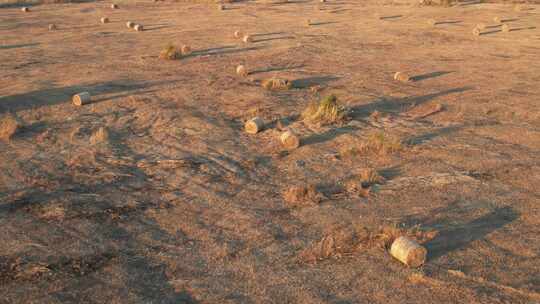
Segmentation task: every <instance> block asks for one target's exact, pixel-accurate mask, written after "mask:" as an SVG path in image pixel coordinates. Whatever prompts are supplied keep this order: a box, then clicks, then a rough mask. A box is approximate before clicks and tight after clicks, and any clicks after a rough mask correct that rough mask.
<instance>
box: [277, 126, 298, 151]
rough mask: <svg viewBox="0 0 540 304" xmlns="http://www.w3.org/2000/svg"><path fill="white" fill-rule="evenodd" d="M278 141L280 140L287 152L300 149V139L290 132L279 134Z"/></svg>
mask: <svg viewBox="0 0 540 304" xmlns="http://www.w3.org/2000/svg"><path fill="white" fill-rule="evenodd" d="M279 139H280V140H281V144H282V145H283V147H285V149H287V150H294V149H296V148H298V147H300V138H299V137H298V136H297V135H296V134H294V133H293V132H292V131H291V130H288V131H285V132H283V133H281V136H280V137H279Z"/></svg>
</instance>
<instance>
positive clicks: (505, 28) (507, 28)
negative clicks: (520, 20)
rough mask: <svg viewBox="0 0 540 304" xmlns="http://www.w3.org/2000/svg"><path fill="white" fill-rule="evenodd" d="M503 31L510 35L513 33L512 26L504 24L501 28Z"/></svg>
mask: <svg viewBox="0 0 540 304" xmlns="http://www.w3.org/2000/svg"><path fill="white" fill-rule="evenodd" d="M501 30H502V31H503V32H505V33H508V32H510V31H511V29H510V26H509V25H508V24H503V25H502V27H501Z"/></svg>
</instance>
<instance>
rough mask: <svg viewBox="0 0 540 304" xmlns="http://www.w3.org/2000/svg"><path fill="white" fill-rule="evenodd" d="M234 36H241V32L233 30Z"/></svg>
mask: <svg viewBox="0 0 540 304" xmlns="http://www.w3.org/2000/svg"><path fill="white" fill-rule="evenodd" d="M234 38H242V32H240V31H235V32H234Z"/></svg>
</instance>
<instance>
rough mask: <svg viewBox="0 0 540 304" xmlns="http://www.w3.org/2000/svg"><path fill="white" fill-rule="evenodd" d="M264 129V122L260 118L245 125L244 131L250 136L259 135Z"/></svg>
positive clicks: (253, 119)
mask: <svg viewBox="0 0 540 304" xmlns="http://www.w3.org/2000/svg"><path fill="white" fill-rule="evenodd" d="M263 128H264V121H263V120H262V119H261V118H259V117H254V118H252V119H250V120H248V121H246V123H245V124H244V130H245V131H246V133H249V134H257V133H259V132H260V131H261V130H262V129H263Z"/></svg>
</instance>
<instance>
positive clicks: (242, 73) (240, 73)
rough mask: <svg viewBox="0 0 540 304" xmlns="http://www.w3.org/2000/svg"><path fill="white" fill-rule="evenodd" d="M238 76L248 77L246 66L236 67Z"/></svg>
mask: <svg viewBox="0 0 540 304" xmlns="http://www.w3.org/2000/svg"><path fill="white" fill-rule="evenodd" d="M236 74H237V75H238V76H241V77H247V75H248V71H247V69H246V67H245V66H243V65H239V66H237V67H236Z"/></svg>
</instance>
